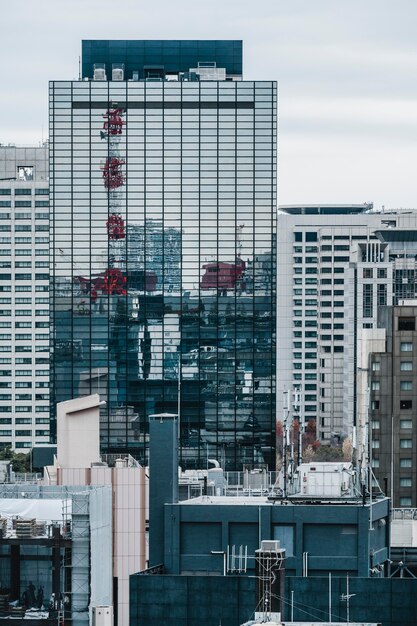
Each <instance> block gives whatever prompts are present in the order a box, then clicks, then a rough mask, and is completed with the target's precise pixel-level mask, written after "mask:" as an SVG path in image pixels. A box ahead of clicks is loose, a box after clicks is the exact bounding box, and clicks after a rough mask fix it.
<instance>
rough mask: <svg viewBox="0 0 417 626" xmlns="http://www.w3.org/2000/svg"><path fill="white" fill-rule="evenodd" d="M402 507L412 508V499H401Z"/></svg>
mask: <svg viewBox="0 0 417 626" xmlns="http://www.w3.org/2000/svg"><path fill="white" fill-rule="evenodd" d="M400 506H411V498H400Z"/></svg>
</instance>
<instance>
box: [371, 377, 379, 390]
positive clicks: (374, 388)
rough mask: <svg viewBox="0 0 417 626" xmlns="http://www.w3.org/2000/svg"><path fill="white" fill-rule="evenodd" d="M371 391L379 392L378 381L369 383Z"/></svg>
mask: <svg viewBox="0 0 417 626" xmlns="http://www.w3.org/2000/svg"><path fill="white" fill-rule="evenodd" d="M371 389H372V391H379V380H373V381H372V383H371Z"/></svg>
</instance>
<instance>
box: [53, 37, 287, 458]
mask: <svg viewBox="0 0 417 626" xmlns="http://www.w3.org/2000/svg"><path fill="white" fill-rule="evenodd" d="M241 61H242V58H241V42H234V41H216V42H207V41H204V42H188V41H186V42H182V41H176V42H172V41H168V42H165V41H164V42H154V41H152V42H146V41H145V42H143V41H142V42H130V41H129V42H89V41H87V42H83V78H84V80H80V81H74V82H70V81H65V82H64V81H56V82H51V83H50V178H51V191H50V198H51V206H52V218H51V241H52V244H51V254H52V259H51V260H52V268H53V269H52V278H51V281H52V284H51V315H52V346H53V362H52V368H51V370H52V371H51V384H52V389H53V393H54V401H55V402H59V401H62V400H67V399H69V398H71V397H76V396H79V395H84V394H89V393H99V394H100V395H101V397H102V399H104V400H106V406H105V407H104V408H103V411H102V415H101V438H102V447H103V449H104V450H106V451H109V452H119V451H120V452H122V451H129V452H130V453H131V454H133V455H134V456H136V457H137V458H138V459H139V460H140V461H141V462H146V456H147V449H148V418H149V415H152V414H155V413H164V412H168V413H177V412H178V409H179V415H180V418H179V420H180V437H181V452H180V459H181V462H182V465H183V466H184V467H189V468H193V467H204V466H205V465H206V462H207V459H208V458H210V459H212V458H216V459H218V460H219V461H220V462H221V463H222V465H223V467H225V468H226V469H241V467H242V464H244V463H248V464H252V463H267V464H269V465H270V466H273V465H274V463H275V452H274V450H275V289H276V288H275V282H276V255H275V242H276V216H275V214H276V210H275V209H276V106H277V103H276V83H274V82H272V81H259V82H258V81H243V80H242V76H241ZM51 428H52V432H53V430H54V417H53V416H52V422H51Z"/></svg>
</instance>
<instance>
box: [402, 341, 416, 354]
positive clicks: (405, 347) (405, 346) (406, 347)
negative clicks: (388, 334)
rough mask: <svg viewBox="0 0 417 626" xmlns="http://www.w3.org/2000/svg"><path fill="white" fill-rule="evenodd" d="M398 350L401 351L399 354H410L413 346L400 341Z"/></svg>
mask: <svg viewBox="0 0 417 626" xmlns="http://www.w3.org/2000/svg"><path fill="white" fill-rule="evenodd" d="M400 350H401V352H412V351H413V344H412V343H409V342H407V341H402V342H401V343H400Z"/></svg>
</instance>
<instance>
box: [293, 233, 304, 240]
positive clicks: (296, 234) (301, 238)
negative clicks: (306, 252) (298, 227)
mask: <svg viewBox="0 0 417 626" xmlns="http://www.w3.org/2000/svg"><path fill="white" fill-rule="evenodd" d="M302 240H303V233H301V232H295V233H294V241H302Z"/></svg>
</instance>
